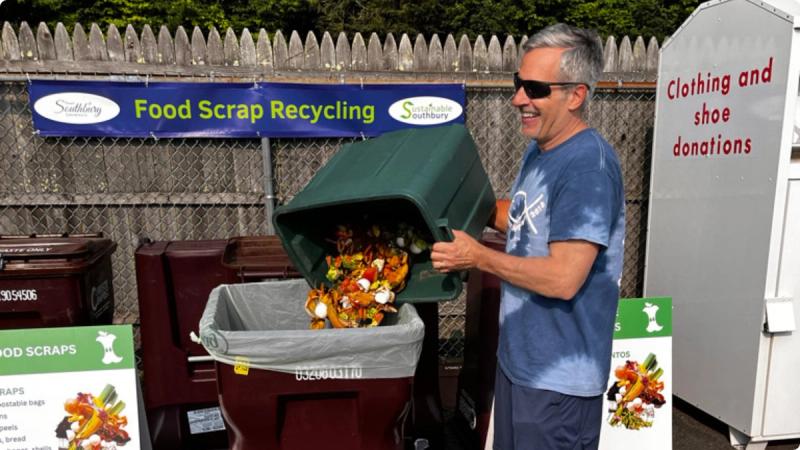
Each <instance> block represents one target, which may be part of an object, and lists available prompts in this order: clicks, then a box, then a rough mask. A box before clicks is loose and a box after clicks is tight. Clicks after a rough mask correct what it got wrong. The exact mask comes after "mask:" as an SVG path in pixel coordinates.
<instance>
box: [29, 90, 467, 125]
mask: <svg viewBox="0 0 800 450" xmlns="http://www.w3.org/2000/svg"><path fill="white" fill-rule="evenodd" d="M30 99H31V101H30V103H31V109H32V110H33V111H32V112H33V126H34V128H35V129H36V130H37V132H38V133H39V134H41V135H42V136H122V137H338V136H377V135H380V134H382V133H385V132H387V131H392V130H397V129H401V128H408V127H415V126H431V125H439V124H445V123H464V100H465V94H464V87H463V85H460V84H365V85H346V84H339V85H330V84H293V83H249V84H245V83H147V84H145V83H126V82H93V81H32V82H31V84H30Z"/></svg>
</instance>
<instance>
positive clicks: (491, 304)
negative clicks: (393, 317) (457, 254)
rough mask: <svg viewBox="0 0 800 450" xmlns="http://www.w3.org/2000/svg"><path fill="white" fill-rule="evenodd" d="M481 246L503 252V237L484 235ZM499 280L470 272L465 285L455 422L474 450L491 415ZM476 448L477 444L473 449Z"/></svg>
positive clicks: (483, 442)
mask: <svg viewBox="0 0 800 450" xmlns="http://www.w3.org/2000/svg"><path fill="white" fill-rule="evenodd" d="M481 243H482V244H484V245H486V246H488V247H490V248H492V249H494V250H499V251H505V247H506V238H505V235H501V234H498V233H496V232H489V233H484V235H483V237H482V239H481ZM500 283H501V280H500V278H498V277H496V276H494V275H492V274H490V273H487V272H481V271H479V270H477V269H473V270H471V271H470V274H469V281H468V283H467V305H466V307H467V311H466V314H467V316H466V323H465V325H464V365H463V367H462V369H461V373H460V374H459V377H458V394H457V408H456V412H455V421H456V423H457V424H458V430H459V432H460V433H459V434H460V435H461V436H462V437H463V438H464V441H465V442H466V443H469V444H470V445H471V446H475V448H480V449H482V448H484V446H485V445H486V437H487V436H486V433H487V431H488V429H489V419H490V418H491V414H492V399H493V397H494V380H495V369H496V368H497V339H498V332H499V328H498V325H499V324H498V315H499V312H500ZM476 444H479V446H478V445H476Z"/></svg>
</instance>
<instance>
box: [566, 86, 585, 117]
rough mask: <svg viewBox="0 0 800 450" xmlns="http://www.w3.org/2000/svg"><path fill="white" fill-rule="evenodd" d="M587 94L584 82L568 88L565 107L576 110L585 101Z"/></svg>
mask: <svg viewBox="0 0 800 450" xmlns="http://www.w3.org/2000/svg"><path fill="white" fill-rule="evenodd" d="M587 95H589V88H588V87H586V85H585V84H578V85H576V86H574V87H573V88H572V89H570V90H569V97H568V99H567V108H568V109H569V110H570V111H577V110H579V109H580V108H581V105H583V102H585V101H586V96H587Z"/></svg>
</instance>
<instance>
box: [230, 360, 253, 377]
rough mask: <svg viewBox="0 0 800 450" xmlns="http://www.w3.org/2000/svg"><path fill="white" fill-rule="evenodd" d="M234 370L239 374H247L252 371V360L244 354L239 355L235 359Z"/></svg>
mask: <svg viewBox="0 0 800 450" xmlns="http://www.w3.org/2000/svg"><path fill="white" fill-rule="evenodd" d="M233 363H234V364H233V372H234V373H235V374H237V375H247V374H249V373H250V360H249V359H247V358H245V357H244V356H237V357H236V358H234V360H233Z"/></svg>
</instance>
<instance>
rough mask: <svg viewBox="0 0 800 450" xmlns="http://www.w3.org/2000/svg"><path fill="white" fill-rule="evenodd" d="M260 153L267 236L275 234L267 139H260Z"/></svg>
mask: <svg viewBox="0 0 800 450" xmlns="http://www.w3.org/2000/svg"><path fill="white" fill-rule="evenodd" d="M261 153H262V154H263V157H262V159H263V160H264V213H265V215H266V216H267V234H269V235H272V234H275V229H274V228H273V226H272V213H273V211H274V210H275V191H274V189H273V186H272V148H271V147H270V145H269V138H261Z"/></svg>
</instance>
